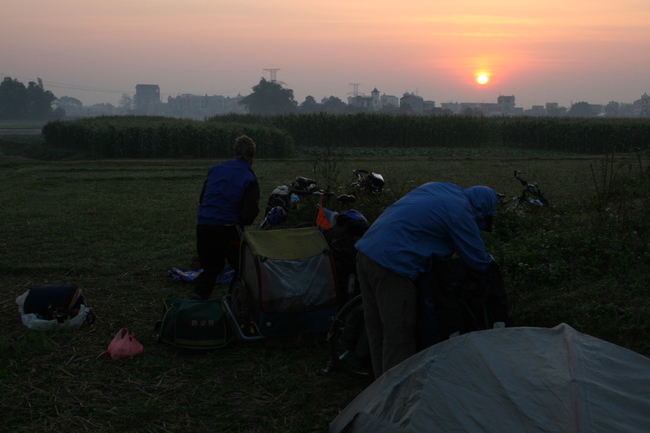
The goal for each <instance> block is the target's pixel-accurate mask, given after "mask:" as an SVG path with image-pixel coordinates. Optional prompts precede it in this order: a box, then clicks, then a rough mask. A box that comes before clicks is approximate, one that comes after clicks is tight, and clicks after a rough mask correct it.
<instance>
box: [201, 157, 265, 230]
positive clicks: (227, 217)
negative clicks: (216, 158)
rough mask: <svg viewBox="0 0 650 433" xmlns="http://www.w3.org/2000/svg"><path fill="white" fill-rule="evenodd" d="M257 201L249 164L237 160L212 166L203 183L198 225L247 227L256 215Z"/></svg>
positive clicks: (257, 195)
mask: <svg viewBox="0 0 650 433" xmlns="http://www.w3.org/2000/svg"><path fill="white" fill-rule="evenodd" d="M259 198H260V189H259V184H258V182H257V176H256V175H255V172H254V171H253V169H252V167H251V164H250V163H249V162H248V161H246V160H245V159H243V158H237V159H233V160H230V161H226V162H223V163H221V164H217V165H214V166H212V167H211V168H210V170H208V178H207V179H206V180H205V183H204V184H203V190H202V191H201V198H200V200H199V203H200V204H199V209H198V212H197V216H196V219H197V223H198V224H207V225H223V224H241V225H244V226H247V225H250V224H252V223H253V221H254V220H255V218H257V215H258V213H259Z"/></svg>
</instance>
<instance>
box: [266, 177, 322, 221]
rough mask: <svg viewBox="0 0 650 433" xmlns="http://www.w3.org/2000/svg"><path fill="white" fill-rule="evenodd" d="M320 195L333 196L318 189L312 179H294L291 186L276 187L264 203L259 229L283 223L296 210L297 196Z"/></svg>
mask: <svg viewBox="0 0 650 433" xmlns="http://www.w3.org/2000/svg"><path fill="white" fill-rule="evenodd" d="M314 193H315V194H314ZM321 193H323V194H325V195H326V196H328V197H329V196H332V195H334V193H333V192H331V191H328V189H326V190H321V189H319V188H318V186H316V181H315V180H314V179H310V178H307V177H304V176H297V177H296V178H294V181H293V182H292V183H291V186H286V185H281V186H278V187H277V188H275V189H274V190H273V192H272V193H271V195H270V196H269V198H268V201H267V202H266V211H265V214H264V219H263V220H262V223H261V224H260V228H261V229H270V228H272V227H275V226H278V225H280V224H282V223H283V222H285V221H286V220H287V217H288V216H289V213H290V212H291V211H292V210H295V209H296V208H297V206H298V203H299V202H300V198H299V196H304V195H320V194H321Z"/></svg>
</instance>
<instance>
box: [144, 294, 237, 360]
mask: <svg viewBox="0 0 650 433" xmlns="http://www.w3.org/2000/svg"><path fill="white" fill-rule="evenodd" d="M163 304H164V307H163V313H162V316H161V318H160V320H158V322H156V330H158V331H159V335H158V341H159V342H160V343H165V344H169V345H170V346H173V347H174V348H176V349H178V350H179V351H181V352H200V351H206V350H213V349H219V348H221V347H224V346H226V345H227V344H228V343H230V341H232V338H233V332H232V328H231V327H230V324H229V322H228V318H227V317H226V313H225V311H224V309H223V307H222V304H221V300H220V299H219V300H218V299H209V300H206V301H200V300H196V301H195V300H189V299H163Z"/></svg>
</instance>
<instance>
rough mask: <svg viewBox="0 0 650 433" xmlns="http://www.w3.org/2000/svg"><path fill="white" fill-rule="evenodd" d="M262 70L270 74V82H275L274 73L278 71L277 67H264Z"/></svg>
mask: <svg viewBox="0 0 650 433" xmlns="http://www.w3.org/2000/svg"><path fill="white" fill-rule="evenodd" d="M264 71H266V72H268V73H269V74H270V75H271V82H272V83H275V81H276V76H277V75H276V74H277V72H278V71H279V69H264Z"/></svg>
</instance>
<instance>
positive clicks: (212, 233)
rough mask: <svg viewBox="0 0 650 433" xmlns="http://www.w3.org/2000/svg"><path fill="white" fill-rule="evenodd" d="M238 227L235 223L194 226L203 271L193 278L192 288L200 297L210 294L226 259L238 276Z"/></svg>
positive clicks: (207, 296) (239, 241)
mask: <svg viewBox="0 0 650 433" xmlns="http://www.w3.org/2000/svg"><path fill="white" fill-rule="evenodd" d="M240 243H241V239H240V235H239V229H238V227H237V226H236V225H228V226H223V225H202V224H199V225H197V226H196V251H197V254H198V255H199V260H200V262H201V267H202V268H203V272H201V273H200V274H199V276H198V277H197V278H196V280H194V290H195V292H196V294H197V295H198V296H199V297H201V298H202V299H208V298H209V297H210V295H211V294H212V290H213V289H214V285H215V283H216V282H217V277H218V276H219V273H220V272H221V271H222V270H223V268H224V267H225V266H226V260H227V261H228V263H229V264H230V266H231V267H232V268H233V269H234V270H235V278H237V277H238V276H239V245H240Z"/></svg>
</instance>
